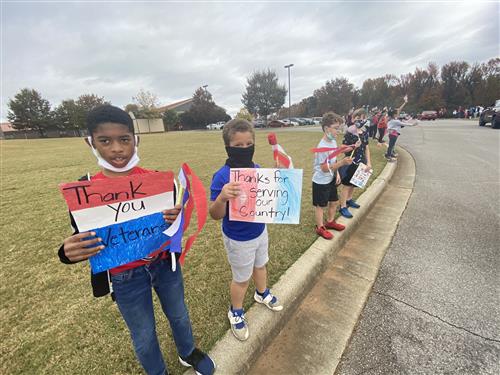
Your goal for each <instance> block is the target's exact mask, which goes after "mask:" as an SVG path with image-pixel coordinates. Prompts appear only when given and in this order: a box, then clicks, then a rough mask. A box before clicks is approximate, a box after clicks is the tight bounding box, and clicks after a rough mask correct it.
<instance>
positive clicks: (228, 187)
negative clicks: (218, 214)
mask: <svg viewBox="0 0 500 375" xmlns="http://www.w3.org/2000/svg"><path fill="white" fill-rule="evenodd" d="M238 195H240V183H239V182H228V183H227V184H225V185H224V186H223V187H222V191H221V192H220V194H219V197H220V199H222V201H223V202H227V201H228V200H230V199H233V198H235V197H237V196H238Z"/></svg>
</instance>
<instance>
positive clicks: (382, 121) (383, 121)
mask: <svg viewBox="0 0 500 375" xmlns="http://www.w3.org/2000/svg"><path fill="white" fill-rule="evenodd" d="M377 129H378V143H379V145H382V144H383V143H384V136H385V130H386V129H387V111H386V110H385V109H384V110H383V111H382V113H381V114H380V118H379V119H378V122H377Z"/></svg>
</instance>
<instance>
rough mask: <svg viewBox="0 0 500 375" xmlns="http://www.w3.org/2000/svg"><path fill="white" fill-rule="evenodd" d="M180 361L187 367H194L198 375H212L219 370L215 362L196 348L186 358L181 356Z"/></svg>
mask: <svg viewBox="0 0 500 375" xmlns="http://www.w3.org/2000/svg"><path fill="white" fill-rule="evenodd" d="M179 361H180V362H181V365H183V366H185V367H192V368H193V369H194V372H196V375H212V374H213V373H214V372H215V369H216V368H217V366H216V365H215V362H214V360H213V359H212V358H210V357H209V355H208V354H206V353H203V352H202V351H201V350H200V349H198V348H195V349H194V350H193V352H192V353H191V354H190V355H189V356H187V357H186V358H182V357H180V356H179Z"/></svg>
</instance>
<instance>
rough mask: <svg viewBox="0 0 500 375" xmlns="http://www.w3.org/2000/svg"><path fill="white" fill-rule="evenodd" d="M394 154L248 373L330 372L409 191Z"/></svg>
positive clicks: (406, 168) (407, 169) (409, 171)
mask: <svg viewBox="0 0 500 375" xmlns="http://www.w3.org/2000/svg"><path fill="white" fill-rule="evenodd" d="M399 155H400V157H399V160H398V163H399V164H400V165H399V168H398V169H397V170H396V172H395V174H394V176H393V178H392V179H391V181H390V183H389V184H388V186H387V187H386V189H385V190H384V192H383V193H382V195H381V196H380V198H379V200H378V201H377V203H376V204H375V205H374V207H373V208H372V210H371V211H370V212H369V213H368V214H367V215H366V216H365V217H364V218H363V220H362V222H361V225H360V226H359V227H358V229H357V230H356V231H355V232H354V233H353V234H352V235H351V236H350V238H349V241H348V242H347V243H346V245H345V246H343V247H342V249H341V250H340V251H339V252H338V254H337V255H336V257H335V259H334V260H333V261H332V262H331V263H330V264H329V265H328V267H327V269H326V271H325V272H324V273H323V274H322V275H321V276H320V278H319V280H318V282H317V283H316V284H315V285H314V287H313V288H312V289H311V291H310V292H309V293H308V294H307V296H305V298H304V299H303V300H302V301H301V303H300V305H299V307H298V308H297V310H296V312H295V313H294V314H293V316H292V317H290V319H289V320H288V322H287V323H286V325H285V326H284V327H283V329H282V330H281V332H280V333H279V335H278V336H276V337H275V338H274V340H273V342H272V343H271V344H270V345H269V346H268V347H267V348H266V349H265V350H264V352H263V353H262V355H261V356H260V357H259V358H258V360H257V361H256V363H255V365H254V366H253V367H252V369H251V370H250V371H249V372H248V374H249V375H261V374H270V375H271V374H272V375H285V374H286V375H299V374H300V375H302V374H311V375H313V374H318V375H330V374H334V372H335V370H336V368H337V366H338V364H339V362H340V359H341V357H342V353H343V352H344V350H345V349H346V348H347V345H348V344H349V340H350V338H351V335H352V333H353V331H354V328H355V327H356V324H357V322H358V319H359V316H360V314H361V312H362V311H363V308H364V305H365V303H366V301H367V300H368V297H369V295H370V292H371V289H372V286H373V283H374V282H375V279H376V278H377V274H378V270H379V268H380V264H381V262H382V260H383V258H384V255H385V252H386V250H387V249H388V247H389V245H390V243H391V241H392V238H393V236H394V233H395V231H396V229H397V226H398V222H399V219H400V217H401V214H402V213H403V211H404V210H405V208H406V204H407V202H408V200H409V198H410V195H411V192H412V189H413V181H414V175H415V168H414V164H413V159H412V158H411V156H409V155H408V154H407V153H406V152H405V151H400V152H399Z"/></svg>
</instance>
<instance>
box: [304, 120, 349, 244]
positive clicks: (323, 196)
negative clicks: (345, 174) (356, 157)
mask: <svg viewBox="0 0 500 375" xmlns="http://www.w3.org/2000/svg"><path fill="white" fill-rule="evenodd" d="M343 122H344V121H343V119H342V117H340V116H339V115H337V114H336V113H333V112H328V113H325V114H324V115H323V118H322V119H321V128H322V129H323V137H322V138H321V141H320V142H319V143H318V146H317V148H337V140H336V138H335V137H337V132H338V129H339V128H340V127H341V126H342V123H343ZM329 155H330V152H317V153H316V154H315V155H314V164H313V168H314V173H313V176H312V195H313V206H314V214H315V219H316V229H315V230H316V233H317V234H318V235H319V236H321V237H323V238H324V239H326V240H331V239H332V238H333V234H332V233H331V232H329V231H328V229H335V230H338V231H342V230H344V229H345V226H344V225H342V224H339V223H337V222H335V213H336V212H337V207H338V204H339V197H338V194H337V185H339V184H340V176H339V173H338V171H337V170H338V169H339V168H340V167H341V166H344V165H349V164H350V163H352V159H351V158H349V157H346V158H344V159H342V160H341V161H339V162H337V158H336V157H334V158H332V159H330V160H328V156H329ZM326 207H328V209H327V221H326V223H324V222H323V210H324V209H325V208H326Z"/></svg>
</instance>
